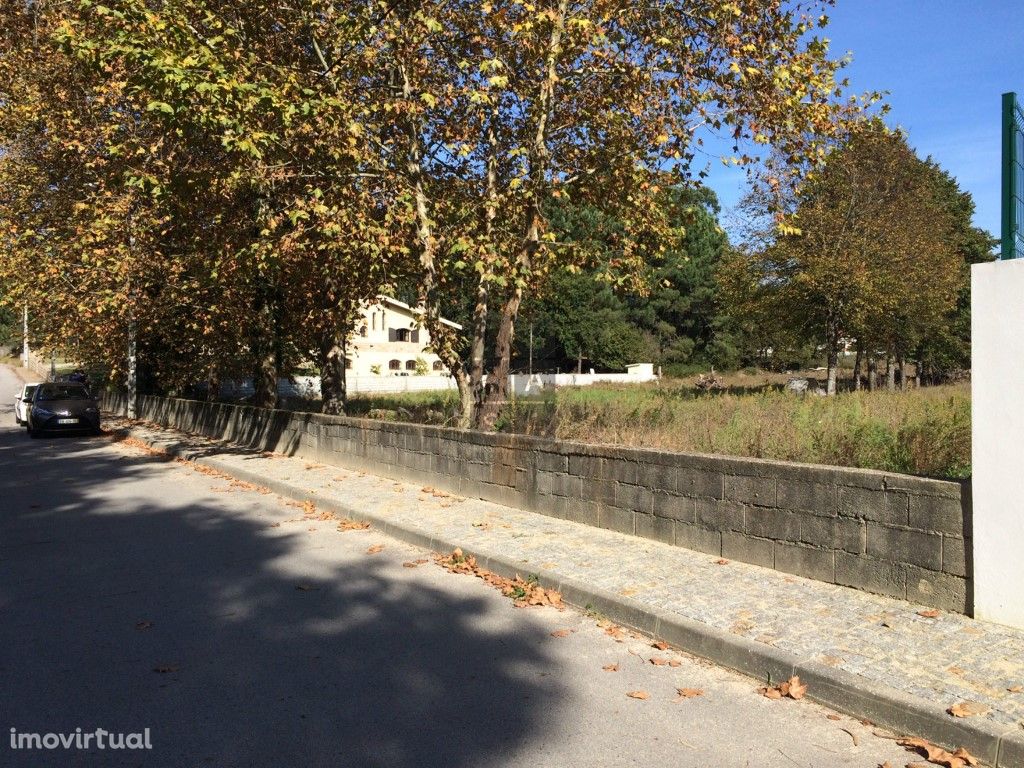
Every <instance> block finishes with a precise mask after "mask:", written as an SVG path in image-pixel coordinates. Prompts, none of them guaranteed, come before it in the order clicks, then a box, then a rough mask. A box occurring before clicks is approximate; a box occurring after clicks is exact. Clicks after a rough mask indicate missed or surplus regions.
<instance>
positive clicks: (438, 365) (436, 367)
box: [434, 360, 444, 371]
mask: <svg viewBox="0 0 1024 768" xmlns="http://www.w3.org/2000/svg"><path fill="white" fill-rule="evenodd" d="M434 370H435V371H443V370H444V363H442V362H441V361H440V360H435V361H434Z"/></svg>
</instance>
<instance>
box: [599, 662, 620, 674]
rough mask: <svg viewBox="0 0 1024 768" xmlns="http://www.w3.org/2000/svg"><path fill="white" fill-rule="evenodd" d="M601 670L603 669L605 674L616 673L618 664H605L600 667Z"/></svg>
mask: <svg viewBox="0 0 1024 768" xmlns="http://www.w3.org/2000/svg"><path fill="white" fill-rule="evenodd" d="M601 669H603V670H604V671H605V672H618V671H619V665H618V664H605V665H604V666H603V667H601Z"/></svg>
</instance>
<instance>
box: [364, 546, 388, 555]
mask: <svg viewBox="0 0 1024 768" xmlns="http://www.w3.org/2000/svg"><path fill="white" fill-rule="evenodd" d="M383 551H384V545H383V544H374V545H373V546H372V547H370V548H369V549H367V550H366V554H368V555H376V554H377V553H378V552H383Z"/></svg>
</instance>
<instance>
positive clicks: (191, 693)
mask: <svg viewBox="0 0 1024 768" xmlns="http://www.w3.org/2000/svg"><path fill="white" fill-rule="evenodd" d="M162 462H163V460H162V459H161V458H160V457H156V456H142V455H129V454H126V455H124V456H122V455H119V453H118V452H117V451H114V450H111V449H110V447H109V443H107V442H104V441H97V440H87V439H63V440H42V441H28V440H27V439H26V438H25V437H24V436H23V435H20V434H18V433H16V432H14V431H6V430H5V431H0V649H2V650H0V690H2V691H3V696H4V699H5V702H6V704H7V706H6V707H5V710H6V712H7V715H6V717H4V718H3V719H2V720H3V721H2V722H0V728H3V729H5V730H6V729H10V728H17V729H18V730H19V731H20V732H44V733H45V732H71V731H74V729H75V728H79V727H80V728H82V730H83V731H92V730H94V729H95V728H104V729H107V730H111V731H139V730H142V729H143V728H147V727H148V728H150V730H151V734H152V741H153V744H154V749H153V750H152V751H151V752H141V751H134V752H124V751H123V752H120V753H118V752H112V751H109V750H107V751H104V752H100V751H97V750H95V749H94V750H92V751H84V750H83V751H75V750H72V751H70V752H64V751H63V750H59V751H58V752H56V753H54V752H46V753H44V754H40V753H39V752H28V751H21V752H19V751H17V750H11V749H10V746H9V744H4V745H0V752H3V758H2V760H0V762H2V763H4V764H5V765H33V766H34V765H41V764H44V763H48V762H50V761H53V764H60V765H89V766H99V765H102V766H112V765H144V766H211V768H223V767H224V766H275V767H276V766H395V767H396V768H406V767H408V768H413V767H414V766H415V767H420V766H434V765H437V766H440V765H444V766H470V765H474V766H476V765H481V764H488V763H502V762H505V761H506V760H507V759H508V758H509V757H510V756H511V755H513V754H514V753H515V751H516V750H517V749H518V748H520V747H522V746H524V745H525V744H527V743H529V742H530V741H531V740H533V739H543V738H544V737H545V735H546V734H547V731H548V729H549V728H550V727H551V726H552V723H553V722H555V721H556V720H557V714H558V712H559V710H560V708H561V707H562V706H563V705H564V701H563V699H564V698H565V696H566V693H565V690H564V689H563V688H562V687H561V685H560V684H558V683H557V682H554V681H555V680H556V679H557V676H556V675H554V674H550V673H553V672H554V669H553V665H554V661H553V660H552V659H551V658H550V657H549V656H548V655H547V654H546V652H545V651H544V650H543V640H544V637H545V636H546V634H547V632H546V630H545V629H544V627H543V625H542V624H541V623H540V622H537V621H535V620H533V618H532V617H531V616H530V615H529V614H526V613H523V614H522V616H521V618H518V620H517V621H516V627H515V628H512V627H511V626H510V625H509V623H508V621H507V620H503V619H501V618H500V617H496V616H495V608H494V603H493V601H491V600H489V599H488V598H489V595H485V594H481V593H475V595H476V596H472V597H466V596H460V595H459V592H460V591H461V592H462V594H463V595H465V593H466V590H465V589H462V590H458V589H456V590H452V591H449V590H448V589H440V588H438V587H437V586H431V585H430V579H425V578H413V577H414V576H415V575H417V573H418V572H417V571H414V570H413V569H403V568H402V567H401V565H400V564H398V563H396V562H394V560H393V559H383V558H373V557H367V556H365V555H362V554H361V553H360V556H358V557H353V556H352V555H351V554H348V555H344V554H339V553H338V552H335V551H333V549H332V548H331V547H330V546H327V547H325V548H323V549H322V550H318V549H316V548H315V547H311V546H310V544H309V543H308V542H309V541H310V540H308V539H306V538H304V537H306V536H308V533H307V532H306V526H305V525H300V526H298V528H299V530H300V531H301V532H300V533H293V532H292V531H294V530H296V528H295V527H294V526H292V527H289V526H279V527H274V526H272V524H270V523H269V521H263V520H260V519H258V518H256V517H254V516H253V515H251V514H248V513H247V510H246V509H245V506H244V504H243V501H244V499H245V498H249V499H250V501H249V502H248V503H249V504H250V505H251V504H252V503H253V501H252V499H254V498H255V494H248V495H240V494H235V495H234V496H232V495H225V496H224V497H223V498H224V499H225V504H223V505H222V504H215V503H214V502H213V500H209V499H208V500H207V501H195V500H192V501H182V500H180V499H179V500H173V499H171V498H163V499H161V498H160V493H161V492H162V493H165V494H168V496H170V493H169V492H168V489H169V488H170V489H173V488H174V484H173V482H168V477H167V475H168V469H167V468H166V467H161V466H158V465H159V464H161V463H162ZM171 474H174V473H173V472H172V473H171ZM161 478H162V485H161V484H160V482H159V481H160V480H161ZM161 489H162V490H161ZM211 495H216V494H211ZM215 507H216V508H215ZM338 535H343V534H338ZM344 535H349V534H344ZM300 551H301V553H302V556H301V557H300V556H299V552H300ZM432 567H433V566H423V568H432ZM420 575H426V574H420ZM155 669H162V670H164V671H162V672H157V671H154V670H155ZM4 738H5V740H6V738H7V735H6V734H5V735H4Z"/></svg>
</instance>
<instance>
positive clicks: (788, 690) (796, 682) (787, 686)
mask: <svg viewBox="0 0 1024 768" xmlns="http://www.w3.org/2000/svg"><path fill="white" fill-rule="evenodd" d="M757 692H758V693H760V694H761V695H762V696H764V697H765V698H767V699H781V698H782V697H784V696H788V697H789V698H791V699H802V698H803V697H804V694H806V693H807V686H806V685H804V684H803V683H801V682H800V677H799V676H797V675H793V677H791V678H789V680H786V681H785V682H782V683H779V684H778V685H777V686H775V687H774V688H769V687H768V686H765V687H763V688H758V689H757Z"/></svg>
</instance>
